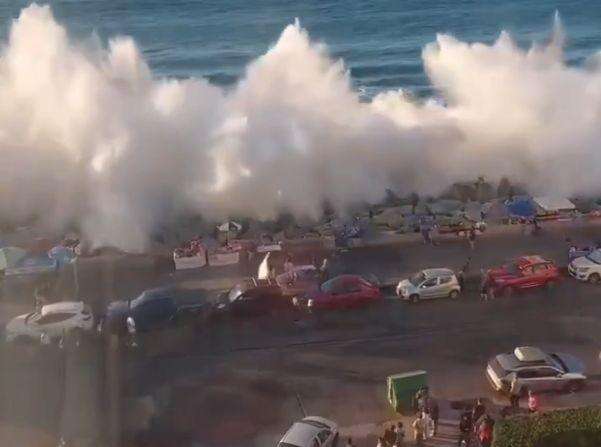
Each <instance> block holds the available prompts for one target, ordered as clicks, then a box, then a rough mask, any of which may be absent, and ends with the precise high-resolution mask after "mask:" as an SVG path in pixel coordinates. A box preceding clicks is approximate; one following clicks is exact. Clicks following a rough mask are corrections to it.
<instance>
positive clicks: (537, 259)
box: [517, 255, 550, 266]
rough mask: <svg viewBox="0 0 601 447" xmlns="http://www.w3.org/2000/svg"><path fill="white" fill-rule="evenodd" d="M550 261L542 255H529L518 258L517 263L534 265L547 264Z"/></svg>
mask: <svg viewBox="0 0 601 447" xmlns="http://www.w3.org/2000/svg"><path fill="white" fill-rule="evenodd" d="M548 262H550V261H548V260H546V259H545V258H543V257H542V256H540V255H528V256H520V257H519V258H518V259H517V263H518V264H519V265H520V266H526V265H533V264H546V263H548Z"/></svg>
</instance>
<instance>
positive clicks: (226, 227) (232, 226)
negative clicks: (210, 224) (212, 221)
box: [217, 220, 242, 233]
mask: <svg viewBox="0 0 601 447" xmlns="http://www.w3.org/2000/svg"><path fill="white" fill-rule="evenodd" d="M217 229H218V230H219V231H222V232H228V233H229V232H230V231H240V230H242V225H240V224H239V223H238V222H234V221H233V220H228V221H227V222H223V223H222V224H221V225H217Z"/></svg>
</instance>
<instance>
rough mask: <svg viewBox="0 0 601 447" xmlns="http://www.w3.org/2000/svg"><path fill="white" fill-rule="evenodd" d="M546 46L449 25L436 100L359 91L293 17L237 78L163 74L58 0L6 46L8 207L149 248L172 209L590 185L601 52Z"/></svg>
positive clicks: (0, 194)
mask: <svg viewBox="0 0 601 447" xmlns="http://www.w3.org/2000/svg"><path fill="white" fill-rule="evenodd" d="M562 43H563V33H562V32H561V27H560V26H559V22H558V20H556V26H555V28H554V31H553V37H552V39H550V41H549V42H548V43H547V44H545V45H533V46H532V47H531V48H530V49H527V50H524V49H521V48H518V47H517V45H516V44H515V43H514V42H513V41H512V39H511V37H510V36H509V35H508V34H506V33H501V35H500V37H499V38H498V40H497V41H496V42H495V43H493V44H492V45H484V44H480V43H475V44H467V43H464V42H461V41H458V40H457V39H455V38H453V37H451V36H448V35H439V36H437V39H436V42H435V43H432V44H430V45H428V46H426V47H425V49H424V50H423V60H424V65H425V67H426V72H427V75H428V76H429V78H430V80H431V82H432V84H433V86H434V87H435V89H436V90H437V91H438V92H439V95H440V96H441V97H442V98H443V99H444V102H445V105H442V104H441V101H434V100H427V101H424V102H416V101H414V100H413V99H412V98H411V97H410V96H409V95H407V94H406V93H405V92H403V91H402V90H398V91H388V92H384V93H381V94H379V95H378V96H376V97H375V98H374V99H373V100H372V101H371V102H370V103H362V102H361V101H360V100H359V97H358V93H357V92H356V91H354V90H353V89H352V88H351V83H350V79H349V75H348V72H347V71H346V70H345V68H344V65H343V63H342V61H334V60H332V59H331V58H329V56H328V54H327V50H326V48H325V47H324V46H323V45H321V44H315V43H312V42H311V41H310V39H309V36H308V35H307V33H306V32H305V31H304V30H303V29H302V28H301V27H300V25H299V24H298V23H295V24H294V25H290V26H288V27H286V28H285V29H284V31H283V32H282V34H281V36H280V38H279V39H278V41H277V42H276V43H275V45H274V46H273V47H272V48H271V49H270V50H269V51H268V52H267V53H266V54H265V55H263V56H261V57H259V58H258V59H256V60H255V61H254V62H252V63H251V64H250V65H249V66H248V67H247V70H246V73H245V75H244V77H243V78H242V79H241V81H240V82H239V83H238V84H237V85H236V86H235V88H234V89H233V90H231V91H229V92H225V91H223V90H222V89H220V88H218V87H215V86H213V85H211V84H209V83H208V82H206V81H205V80H202V79H189V80H183V81H182V80H171V79H156V78H155V77H153V75H152V73H151V70H150V69H149V67H148V66H147V64H146V63H145V61H144V59H143V58H142V57H141V55H140V52H139V50H138V48H137V47H136V45H135V43H134V42H133V41H132V40H131V39H129V38H124V37H119V38H115V39H113V40H111V41H110V42H109V44H108V47H107V48H104V47H103V46H102V45H101V44H100V43H99V42H97V41H96V40H94V39H89V40H87V41H85V42H77V41H73V40H72V39H70V38H69V36H68V35H67V32H66V30H65V29H64V27H63V26H61V25H60V24H58V23H56V21H55V20H54V18H53V16H52V13H51V10H50V9H49V8H48V7H41V6H37V5H32V6H30V7H28V8H26V9H24V10H23V11H22V12H21V14H20V16H19V18H18V19H17V20H15V21H14V23H13V24H12V26H11V30H10V34H9V38H8V41H7V42H6V44H5V46H4V48H3V49H2V52H1V53H0V156H1V157H2V163H1V164H0V212H1V213H3V214H4V215H9V216H13V217H15V218H19V217H23V216H27V215H30V214H32V213H37V214H39V215H42V216H44V217H45V218H46V219H47V221H48V222H49V223H52V224H55V225H56V226H57V227H60V226H61V225H64V224H65V223H67V222H72V221H77V222H79V224H80V225H81V227H82V228H83V230H84V232H85V233H86V235H87V237H89V238H90V239H92V240H93V241H94V242H96V243H97V244H112V245H117V246H121V247H123V248H126V249H133V250H136V249H142V248H143V247H144V245H145V244H146V242H147V238H148V234H149V233H150V231H151V230H152V229H153V227H154V226H155V225H157V224H160V223H161V222H163V221H164V220H165V219H167V218H168V216H172V215H174V214H176V213H178V212H180V211H194V212H201V213H203V215H205V216H207V217H214V218H222V217H227V216H228V215H229V214H246V215H248V216H252V217H259V218H271V217H274V216H275V215H276V214H277V212H278V211H279V210H280V209H282V207H285V208H286V209H288V210H290V211H291V212H293V213H294V214H295V215H297V216H312V217H315V216H317V215H318V214H319V212H320V209H321V204H322V203H323V201H324V200H326V199H327V200H328V201H329V202H331V203H333V204H334V205H335V206H336V207H337V208H338V209H344V208H345V207H347V206H348V205H349V204H351V203H354V202H357V201H376V200H378V199H380V198H381V197H382V195H383V193H384V190H385V189H386V188H387V187H391V186H392V187H395V188H397V189H399V190H401V191H405V192H410V191H418V192H420V193H425V194H435V193H437V192H440V191H441V190H442V189H443V188H445V187H446V186H448V185H449V184H450V183H451V182H453V181H458V180H464V179H471V178H473V177H474V176H476V175H480V174H483V175H486V176H487V177H489V178H491V179H498V178H499V177H500V176H501V175H510V176H511V177H512V178H513V179H516V180H517V181H521V182H524V183H526V184H527V185H528V186H529V187H530V188H531V189H532V191H533V192H541V191H543V190H544V191H547V192H549V191H550V192H552V193H556V194H563V195H569V194H576V193H588V192H595V191H598V190H599V189H600V188H599V182H598V180H597V179H598V178H599V174H601V151H599V150H598V147H597V145H598V142H599V141H601V125H600V124H601V114H600V113H601V64H598V63H596V60H597V59H596V58H595V57H593V58H591V62H590V63H589V64H587V66H586V67H585V68H575V67H568V66H566V64H565V63H564V62H563V59H562Z"/></svg>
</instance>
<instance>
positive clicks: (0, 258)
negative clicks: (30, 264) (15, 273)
mask: <svg viewBox="0 0 601 447" xmlns="http://www.w3.org/2000/svg"><path fill="white" fill-rule="evenodd" d="M25 256H27V252H26V251H25V250H23V249H22V248H19V247H4V248H0V270H4V269H6V268H10V267H14V266H15V265H17V263H18V262H19V261H20V260H21V259H23V258H24V257H25Z"/></svg>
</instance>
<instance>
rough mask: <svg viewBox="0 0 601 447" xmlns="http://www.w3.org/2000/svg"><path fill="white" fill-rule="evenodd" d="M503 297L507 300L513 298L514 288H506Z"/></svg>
mask: <svg viewBox="0 0 601 447" xmlns="http://www.w3.org/2000/svg"><path fill="white" fill-rule="evenodd" d="M503 296H504V297H505V298H511V297H512V296H513V287H506V288H505V289H503Z"/></svg>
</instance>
